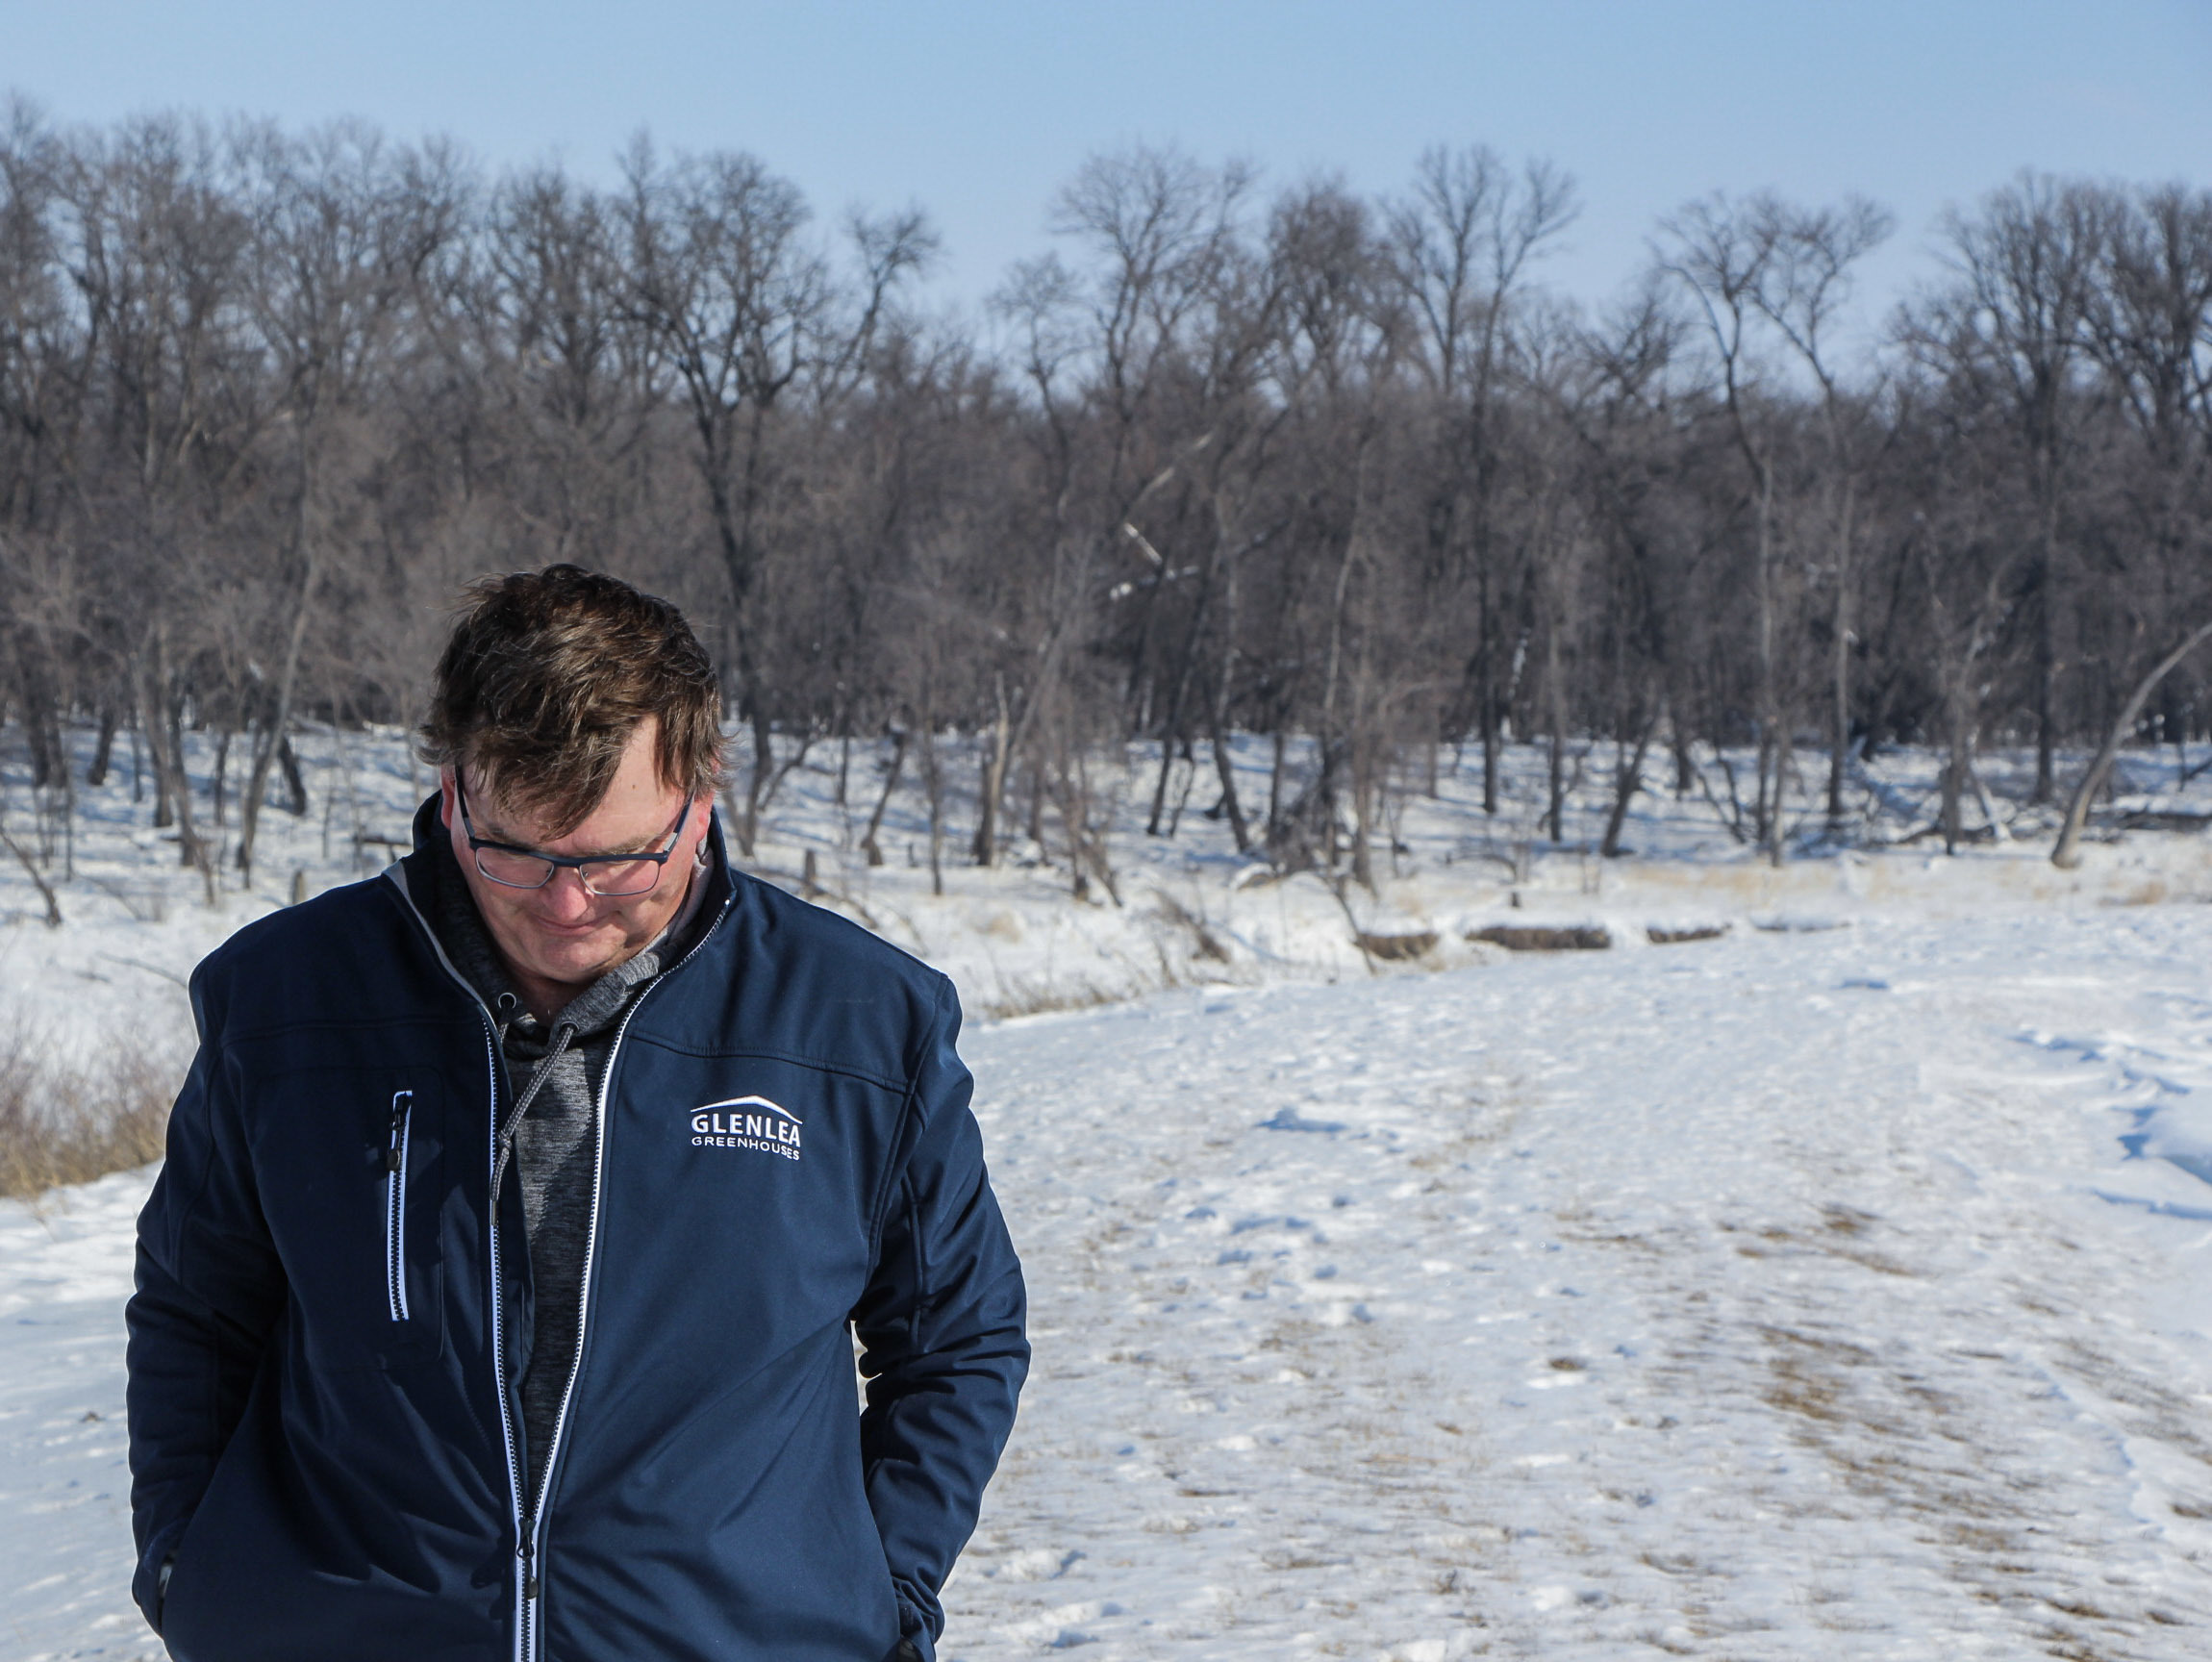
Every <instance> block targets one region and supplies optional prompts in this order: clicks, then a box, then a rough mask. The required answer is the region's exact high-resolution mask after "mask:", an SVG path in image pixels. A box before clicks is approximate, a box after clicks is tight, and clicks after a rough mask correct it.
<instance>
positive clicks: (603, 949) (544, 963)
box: [528, 929, 621, 985]
mask: <svg viewBox="0 0 2212 1662" xmlns="http://www.w3.org/2000/svg"><path fill="white" fill-rule="evenodd" d="M620 948H621V938H620V936H619V935H612V936H611V935H610V934H609V933H608V932H607V931H605V930H593V931H588V932H586V931H580V932H577V933H573V934H571V933H568V932H566V931H563V930H550V931H548V930H542V929H540V930H533V931H532V933H531V939H530V942H529V957H528V968H529V969H531V971H532V972H533V973H535V974H538V975H542V976H543V977H544V978H545V979H546V980H548V981H561V982H566V983H568V984H570V985H574V984H577V983H580V982H585V981H596V980H597V979H598V978H599V977H600V976H601V975H602V974H604V973H605V972H606V970H607V969H608V967H609V966H610V965H611V964H613V963H614V961H615V960H616V958H618V957H619V956H620V955H621V952H620Z"/></svg>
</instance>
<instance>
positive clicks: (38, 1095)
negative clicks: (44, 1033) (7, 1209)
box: [0, 1028, 178, 1198]
mask: <svg viewBox="0 0 2212 1662" xmlns="http://www.w3.org/2000/svg"><path fill="white" fill-rule="evenodd" d="M177 1073H178V1070H177V1069H176V1068H175V1067H173V1066H171V1065H169V1064H168V1063H167V1062H165V1061H164V1060H163V1058H161V1057H160V1056H158V1055H157V1054H156V1053H155V1052H154V1051H153V1050H151V1049H150V1048H148V1047H147V1046H146V1045H144V1044H143V1043H142V1042H138V1041H122V1042H119V1043H117V1044H116V1045H113V1046H112V1047H111V1048H109V1049H108V1050H107V1051H106V1052H105V1053H104V1054H102V1055H101V1056H100V1057H99V1058H98V1059H96V1060H93V1061H83V1060H80V1059H78V1058H75V1057H72V1056H68V1055H66V1054H64V1053H63V1052H62V1051H60V1050H59V1049H58V1048H56V1047H55V1046H53V1045H50V1044H47V1043H44V1042H42V1041H41V1040H40V1039H39V1038H38V1035H36V1034H34V1033H32V1032H30V1031H28V1030H26V1029H22V1028H18V1029H17V1030H16V1031H15V1032H13V1033H12V1034H10V1035H8V1036H7V1037H6V1038H5V1039H0V1196H7V1197H11V1198H15V1197H26V1198H27V1197H30V1196H38V1195H41V1194H43V1193H45V1192H46V1191H47V1190H49V1189H54V1188H58V1187H61V1186H62V1185H63V1184H68V1183H89V1182H90V1181H91V1180H92V1179H93V1178H95V1177H104V1176H106V1175H107V1174H108V1173H109V1172H111V1171H128V1170H129V1169H130V1168H132V1167H134V1166H143V1165H145V1164H146V1163H147V1162H148V1161H150V1160H158V1159H160V1158H161V1155H162V1137H163V1131H164V1129H165V1128H166V1127H167V1125H168V1120H169V1102H170V1099H171V1097H172V1096H173V1095H175V1093H176V1083H177Z"/></svg>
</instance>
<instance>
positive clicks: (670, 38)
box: [0, 0, 2212, 310]
mask: <svg viewBox="0 0 2212 1662" xmlns="http://www.w3.org/2000/svg"><path fill="white" fill-rule="evenodd" d="M0 88H13V90H15V91H18V92H21V93H25V94H27V95H29V96H30V97H31V98H33V99H34V100H36V101H37V102H38V103H39V104H40V105H42V106H43V107H44V108H45V109H46V111H47V112H48V113H49V114H50V115H52V116H53V117H55V118H56V119H58V120H61V121H63V122H75V121H92V122H106V121H109V120H112V119H113V118H115V117H117V116H120V115H123V114H127V113H133V112H138V111H146V110H155V109H182V110H188V111H196V112H202V113H211V114H215V113H230V112H242V113H250V114H259V115H274V116H277V117H280V118H281V119H283V120H285V121H287V122H288V123H295V124H297V123H307V122H313V121H317V120H321V119H325V118H328V117H330V116H334V115H338V114H357V115H364V116H366V117H368V118H370V119H372V120H374V121H376V122H377V123H379V124H380V125H382V126H383V127H385V128H386V129H387V130H389V131H390V132H391V133H392V134H394V135H395V136H398V137H402V138H413V137H417V136H419V135H422V134H425V133H430V132H444V133H448V134H451V135H453V136H454V137H456V138H458V139H461V140H463V141H464V142H465V144H466V145H467V146H468V147H469V148H470V149H471V150H472V151H474V152H475V153H476V154H477V155H478V156H479V157H480V158H481V159H483V160H484V161H486V162H487V163H490V164H494V165H497V164H506V163H512V162H523V161H531V160H537V159H543V158H559V159H561V160H563V161H565V162H566V163H567V164H569V165H570V166H572V167H573V168H575V169H576V170H578V171H580V172H584V173H587V174H593V175H597V176H601V177H606V176H610V175H611V174H612V172H613V160H612V159H613V157H614V155H615V153H616V150H617V149H618V148H619V147H620V146H621V145H622V144H623V143H624V141H625V140H626V139H628V137H629V136H630V135H631V134H633V133H635V132H636V131H637V130H639V129H640V128H641V127H647V128H650V130H651V131H652V133H653V135H654V137H655V139H657V140H658V141H659V142H660V143H661V144H662V145H664V146H665V147H669V148H681V149H705V148H714V147H728V148H737V149H745V150H750V151H752V152H753V153H755V154H756V155H758V156H760V157H762V158H763V159H764V160H765V161H767V163H768V164H769V165H770V166H772V167H773V168H775V169H776V170H777V171H779V172H781V173H784V174H785V175H787V176H788V177H790V178H792V179H793V180H794V181H796V182H797V184H798V185H799V186H800V187H801V188H802V189H804V190H805V191H806V192H807V194H808V196H809V198H810V200H812V201H813V203H814V204H815V206H816V208H817V211H820V212H821V213H823V214H825V215H835V214H837V213H839V212H840V211H842V209H843V208H845V207H846V206H849V205H851V204H854V203H867V204H869V205H872V206H875V207H879V208H880V207H887V206H892V205H894V204H903V203H906V202H910V201H911V202H917V203H919V204H920V205H921V206H923V207H924V208H926V209H927V210H928V211H929V212H930V214H931V215H932V217H933V218H934V220H935V221H936V223H937V225H938V227H939V228H940V230H941V232H942V233H943V237H944V239H945V254H944V257H943V261H942V263H941V265H940V268H939V270H938V273H937V276H936V278H935V280H934V282H933V284H932V289H933V290H934V291H935V292H937V293H938V294H940V295H942V296H943V297H945V298H947V299H949V300H955V301H960V302H964V303H967V302H972V301H973V300H975V299H976V298H978V297H980V296H981V295H982V294H984V293H985V292H987V291H988V290H990V289H991V288H992V286H993V284H994V283H995V282H996V280H997V279H998V277H999V275H1000V274H1001V273H1002V272H1003V271H1004V269H1005V267H1006V266H1007V264H1009V263H1010V262H1012V261H1013V260H1015V259H1018V258H1019V257H1022V256H1023V255H1026V254H1031V253H1035V252H1038V251H1040V250H1041V249H1043V247H1045V246H1047V245H1048V244H1049V239H1048V237H1047V235H1046V232H1045V229H1044V221H1045V215H1046V209H1047V205H1048V203H1049V200H1050V198H1051V195H1052V192H1053V190H1054V189H1056V188H1057V187H1058V186H1059V185H1060V184H1061V183H1062V182H1063V181H1065V180H1066V179H1067V178H1068V175H1069V174H1070V173H1071V172H1072V171H1073V169H1074V168H1075V167H1076V165H1077V164H1079V163H1080V162H1081V161H1082V159H1083V158H1084V157H1085V156H1086V155H1089V154H1091V153H1093V152H1094V151H1097V150H1100V149H1107V148H1112V147H1116V146H1119V145H1121V144H1125V143H1128V142H1130V141H1132V140H1140V139H1142V140H1147V141H1169V140H1171V141H1174V142H1176V143H1179V144H1181V145H1182V146H1183V147H1184V148H1185V149H1187V150H1188V151H1190V152H1192V153H1193V154H1194V155H1196V156H1198V157H1200V158H1201V159H1205V160H1219V159H1221V158H1223V157H1226V156H1230V155H1241V156H1244V157H1247V158H1250V159H1251V160H1253V161H1255V162H1257V163H1258V164H1260V165H1261V166H1262V168H1263V169H1264V177H1265V178H1266V180H1267V181H1269V182H1270V183H1273V184H1278V185H1279V184H1286V183H1290V182H1293V181H1295V180H1297V179H1299V178H1301V177H1303V176H1305V175H1307V174H1310V173H1314V172H1336V173H1341V174H1342V175H1343V176H1344V177H1345V179H1346V180H1347V181H1348V182H1349V183H1351V184H1352V185H1353V186H1355V187H1357V188H1360V189H1370V190H1393V189H1399V188H1401V187H1402V186H1403V185H1404V183H1405V182H1406V180H1407V179H1408V178H1409V176H1410V174H1411V171H1412V168H1413V165H1414V163H1415V161H1416V159H1417V158H1418V157H1419V155H1420V152H1421V150H1422V149H1423V148H1424V147H1426V146H1428V145H1431V144H1439V143H1442V144H1451V145H1458V144H1465V143H1472V142H1482V143H1487V144H1489V145H1491V146H1493V147H1494V148H1496V150H1498V151H1500V152H1501V153H1503V154H1504V155H1506V156H1507V157H1509V158H1513V159H1517V160H1518V159H1521V158H1525V157H1529V156H1545V157H1548V158H1550V159H1551V160H1552V161H1553V162H1555V163H1557V164H1559V165H1561V166H1562V167H1564V168H1566V169H1567V170H1568V171H1570V172H1571V173H1572V174H1573V175H1574V176H1575V178H1576V179H1577V180H1578V181H1579V184H1580V187H1581V193H1582V197H1583V201H1584V203H1585V209H1584V213H1583V215H1582V218H1581V220H1580V222H1579V223H1578V224H1577V226H1576V227H1575V229H1574V230H1573V232H1572V233H1571V235H1570V238H1569V239H1568V246H1566V247H1564V248H1563V249H1562V250H1561V251H1560V252H1559V253H1558V254H1556V255H1555V256H1554V258H1553V259H1552V261H1551V263H1550V265H1549V267H1548V271H1547V274H1548V276H1549V277H1550V278H1551V279H1552V280H1553V281H1554V282H1555V283H1556V284H1557V285H1558V286H1559V287H1561V288H1562V289H1564V290H1567V291H1569V292H1571V293H1573V294H1575V295H1577V296H1579V297H1581V298H1583V299H1584V300H1588V301H1602V300H1603V299H1605V298H1606V297H1607V296H1609V295H1611V294H1612V293H1614V292H1615V291H1616V290H1618V289H1619V288H1620V287H1621V284H1622V283H1623V282H1624V281H1625V279H1626V278H1627V277H1628V276H1629V274H1630V273H1631V272H1632V271H1633V270H1634V268H1635V267H1636V265H1637V264H1638V263H1639V262H1640V261H1641V260H1642V259H1643V257H1644V249H1645V240H1646V238H1647V236H1648V235H1649V233H1650V230H1651V227H1652V223H1653V221H1654V220H1655V219H1656V218H1657V217H1658V216H1659V215H1660V214H1664V213H1667V212H1669V211H1671V210H1672V209H1673V208H1675V207H1677V206H1679V205H1680V204H1681V203H1682V202H1684V201H1686V200H1687V199H1689V198H1691V197H1693V196H1697V195H1699V194H1702V193H1704V192H1706V191H1710V190H1713V189H1728V190H1731V191H1737V190H1747V189H1757V188H1760V187H1772V188H1774V189H1779V190H1781V191H1782V192H1783V193H1784V194H1786V195H1789V196H1792V197H1794V198H1797V199H1799V200H1802V201H1806V202H1822V201H1827V200H1831V199H1833V198H1835V197H1837V196H1839V195H1841V194H1842V193H1844V192H1846V191H1849V190H1857V191H1860V192H1863V193H1865V194H1868V195H1871V196H1873V197H1874V198H1875V199H1876V200H1878V201H1881V202H1884V203H1886V204H1887V205H1888V206H1890V207H1891V208H1893V209H1894V210H1895V211H1896V212H1897V213H1898V219H1899V232H1898V237H1897V238H1896V239H1895V240H1894V242H1893V244H1892V245H1891V247H1890V249H1889V250H1888V251H1886V252H1885V253H1884V254H1883V255H1882V256H1881V257H1879V259H1878V260H1877V262H1876V263H1875V264H1873V266H1871V267H1870V269H1869V271H1868V279H1867V283H1866V286H1865V290H1866V294H1865V297H1866V303H1867V306H1868V308H1869V309H1870V310H1873V309H1877V308H1881V307H1884V306H1886V304H1887V302H1888V301H1889V300H1890V299H1892V298H1894V297H1895V295H1896V294H1897V293H1898V291H1899V290H1900V289H1901V288H1902V287H1903V286H1904V285H1905V284H1907V283H1909V282H1910V281H1911V280H1912V279H1913V278H1914V277H1915V276H1917V275H1922V274H1926V273H1929V272H1931V271H1932V270H1933V269H1934V263H1933V257H1932V255H1931V253H1930V252H1929V249H1930V247H1931V244H1932V241H1933V235H1934V229H1935V226H1936V223H1937V221H1938V218H1939V216H1940V214H1942V212H1943V210H1944V208H1945V207H1946V205H1947V204H1951V203H1957V204H1961V205H1971V204H1972V202H1973V200H1974V198H1975V197H1977V196H1978V195H1979V194H1981V193H1982V192H1983V191H1986V190H1988V189H1991V188H1992V187H1994V186H1996V185H1998V184H2000V183H2002V182H2003V181H2005V180H2006V179H2008V178H2010V177H2011V176H2012V175H2013V174H2014V173H2015V172H2016V171H2018V170H2019V169H2020V168H2022V167H2023V166H2032V167H2036V168H2040V169H2047V170H2050V171H2054V172H2061V173H2078V174H2087V175H2091V176H2096V177H2100V178H2118V179H2126V180H2135V181H2149V180H2168V179H2183V180H2187V181H2189V182H2191V183H2194V184H2197V185H2205V184H2212V92H2208V90H2207V89H2208V88H2212V0H2100V3H2096V4H2091V3H2089V0H2063V3H2062V0H1917V3H1911V4H1907V3H1900V0H1817V3H1816V0H1765V3H1764V4H1747V3H1742V0H1702V3H1697V0H1641V3H1638V0H1514V3H1511V4H1507V3H1493V0H1457V3H1448V0H1367V3H1365V4H1361V5H1357V6H1353V5H1343V4H1324V3H1321V0H1273V3H1272V4H1258V3H1253V0H1213V3H1208V0H1182V3H1181V4H1169V3H1167V0H1116V3H1113V4H1106V3H1100V0H1094V3H1093V4H1088V5H1067V4H1059V3H1056V0H1028V3H1026V4H1010V3H1000V0H989V3H982V0H979V3H972V4H951V3H931V0H905V3H903V4H885V3H882V0H826V3H817V4H811V5H809V4H800V3H796V0H792V3H789V4H785V5H781V6H774V7H770V6H763V5H758V4H753V3H751V0H743V3H725V4H719V5H709V4H698V3H684V0H632V3H630V4H627V5H623V6H620V7H616V6H610V5H585V4H580V3H576V0H537V3H535V4H531V5H527V6H525V5H520V4H514V3H511V0H444V3H443V4H435V3H430V0H382V3H381V4H379V5H376V6H373V7H333V6H316V5H313V4H301V3H300V0H285V3H283V4H277V3H274V0H214V3H211V4H206V5H200V6H189V7H188V6H181V5H178V4H176V0H165V3H163V4H151V3H146V0H38V3H36V4H31V3H25V0H0Z"/></svg>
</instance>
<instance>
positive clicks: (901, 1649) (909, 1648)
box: [892, 1592, 937, 1662]
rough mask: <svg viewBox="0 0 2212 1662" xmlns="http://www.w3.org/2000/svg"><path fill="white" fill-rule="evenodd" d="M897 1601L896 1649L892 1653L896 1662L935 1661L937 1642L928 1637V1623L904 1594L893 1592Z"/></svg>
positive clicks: (893, 1596)
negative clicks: (897, 1639)
mask: <svg viewBox="0 0 2212 1662" xmlns="http://www.w3.org/2000/svg"><path fill="white" fill-rule="evenodd" d="M892 1598H893V1599H896V1600H897V1603H898V1631H899V1642H898V1649H897V1650H895V1651H894V1652H893V1653H892V1654H893V1655H895V1656H896V1657H897V1658H898V1662H937V1642H936V1641H935V1640H934V1639H933V1638H931V1637H930V1632H929V1624H928V1623H927V1622H926V1621H924V1620H923V1619H922V1615H921V1612H920V1611H918V1610H917V1609H916V1608H915V1607H914V1606H913V1605H912V1604H909V1603H908V1602H907V1601H906V1595H905V1594H903V1593H898V1592H894V1593H893V1594H892Z"/></svg>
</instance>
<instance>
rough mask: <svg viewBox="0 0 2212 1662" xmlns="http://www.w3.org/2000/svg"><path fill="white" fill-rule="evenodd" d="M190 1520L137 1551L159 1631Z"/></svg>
mask: <svg viewBox="0 0 2212 1662" xmlns="http://www.w3.org/2000/svg"><path fill="white" fill-rule="evenodd" d="M190 1522H191V1520H190V1519H189V1518H180V1519H178V1520H177V1521H176V1522H175V1523H166V1524H163V1526H162V1527H161V1528H160V1529H157V1530H156V1531H155V1532H154V1537H153V1539H152V1540H150V1541H148V1542H147V1543H146V1549H145V1550H144V1551H143V1552H141V1553H139V1554H138V1572H137V1574H134V1575H132V1577H131V1597H132V1598H133V1599H136V1600H137V1602H138V1611H139V1613H140V1614H141V1615H143V1616H144V1617H145V1619H146V1624H147V1625H148V1626H149V1627H151V1628H153V1630H154V1631H155V1632H156V1633H159V1632H160V1631H161V1630H162V1595H163V1593H164V1592H165V1591H167V1589H166V1588H164V1587H163V1581H164V1580H165V1579H166V1577H165V1576H164V1575H163V1574H162V1572H163V1568H164V1567H165V1566H166V1565H167V1564H168V1562H169V1561H170V1560H171V1559H172V1558H174V1557H175V1556H176V1553H177V1543H178V1542H179V1541H182V1540H183V1539H184V1538H185V1526H186V1525H187V1524H189V1523H190ZM902 1615H903V1612H902Z"/></svg>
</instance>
